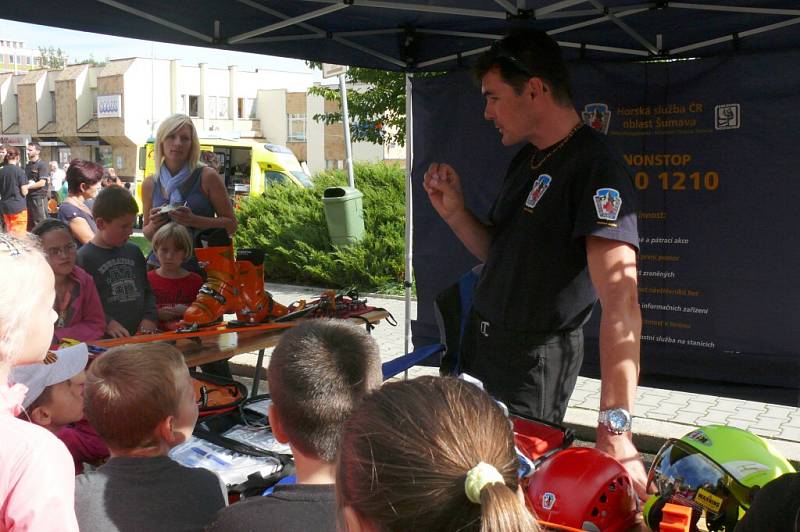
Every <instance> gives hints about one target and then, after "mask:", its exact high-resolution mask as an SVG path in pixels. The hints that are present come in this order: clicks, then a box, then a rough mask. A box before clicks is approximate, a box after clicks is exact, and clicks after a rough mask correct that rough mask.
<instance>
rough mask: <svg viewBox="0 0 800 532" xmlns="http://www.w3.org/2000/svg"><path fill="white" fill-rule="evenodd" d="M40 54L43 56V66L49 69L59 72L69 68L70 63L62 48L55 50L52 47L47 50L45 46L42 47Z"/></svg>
mask: <svg viewBox="0 0 800 532" xmlns="http://www.w3.org/2000/svg"><path fill="white" fill-rule="evenodd" d="M39 53H40V54H42V66H43V67H47V68H49V69H55V70H57V69H61V68H64V67H65V66H67V61H69V57H67V53H66V52H65V51H64V50H62V49H61V48H53V47H52V46H48V47H47V48H45V47H44V46H40V47H39Z"/></svg>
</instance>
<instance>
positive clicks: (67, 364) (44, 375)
mask: <svg viewBox="0 0 800 532" xmlns="http://www.w3.org/2000/svg"><path fill="white" fill-rule="evenodd" d="M53 355H55V358H56V360H55V361H54V362H50V363H47V361H48V360H51V359H52V358H53ZM88 361H89V350H88V349H87V348H86V344H77V345H73V346H70V347H64V348H62V349H59V350H58V351H53V352H51V353H48V355H47V358H46V359H45V363H44V364H30V365H27V366H16V367H14V368H12V369H11V375H10V376H9V380H10V381H11V382H12V383H15V384H16V383H19V384H24V385H25V386H27V388H28V393H27V394H25V400H24V401H22V406H23V407H25V408H28V407H29V406H31V404H32V403H33V402H34V401H35V400H36V399H37V398H38V397H39V396H40V395H42V392H44V389H45V388H47V387H48V386H52V385H54V384H58V383H60V382H64V381H66V380H69V379H71V378H72V377H74V376H75V375H77V374H78V373H80V372H81V371H83V370H84V369H85V368H86V363H87V362H88Z"/></svg>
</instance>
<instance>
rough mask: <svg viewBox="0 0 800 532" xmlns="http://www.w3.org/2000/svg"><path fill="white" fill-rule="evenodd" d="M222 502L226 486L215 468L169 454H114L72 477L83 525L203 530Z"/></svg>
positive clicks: (108, 530)
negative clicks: (200, 466) (191, 464)
mask: <svg viewBox="0 0 800 532" xmlns="http://www.w3.org/2000/svg"><path fill="white" fill-rule="evenodd" d="M226 505H227V492H226V490H225V486H224V485H223V484H222V481H221V480H220V478H219V477H218V476H217V475H216V474H215V473H213V472H211V471H208V470H206V469H195V468H190V467H185V466H182V465H180V464H179V463H177V462H175V461H173V460H172V459H171V458H169V457H167V456H155V457H149V458H128V457H115V458H111V459H110V460H109V461H108V463H106V464H105V465H104V466H102V467H100V468H99V469H97V470H96V471H92V472H89V473H84V474H82V475H78V476H77V477H75V514H76V515H77V517H78V525H79V526H80V528H81V530H102V531H103V532H115V531H120V532H125V531H131V532H133V531H135V532H139V531H142V530H147V531H153V532H157V531H161V530H163V531H169V532H179V531H189V530H203V528H204V527H205V526H206V525H207V524H209V523H210V522H211V521H213V519H214V516H215V515H216V513H217V511H219V510H220V509H222V508H224V507H225V506H226Z"/></svg>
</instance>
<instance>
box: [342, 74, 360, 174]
mask: <svg viewBox="0 0 800 532" xmlns="http://www.w3.org/2000/svg"><path fill="white" fill-rule="evenodd" d="M339 93H340V94H341V95H342V123H343V124H344V149H345V153H346V155H347V184H348V185H349V186H350V188H355V186H356V183H355V177H354V176H353V148H352V146H351V145H350V113H348V111H347V85H346V84H345V82H344V74H339Z"/></svg>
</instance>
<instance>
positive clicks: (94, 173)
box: [67, 159, 103, 194]
mask: <svg viewBox="0 0 800 532" xmlns="http://www.w3.org/2000/svg"><path fill="white" fill-rule="evenodd" d="M102 178H103V167H102V166H101V165H99V164H97V163H93V162H92V161H85V160H83V159H72V162H71V163H70V164H69V168H67V190H69V191H70V192H72V193H73V194H77V193H78V192H80V191H81V184H83V183H85V184H86V186H87V187H91V186H93V185H94V184H95V183H99V182H100V180H101V179H102Z"/></svg>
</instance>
